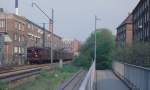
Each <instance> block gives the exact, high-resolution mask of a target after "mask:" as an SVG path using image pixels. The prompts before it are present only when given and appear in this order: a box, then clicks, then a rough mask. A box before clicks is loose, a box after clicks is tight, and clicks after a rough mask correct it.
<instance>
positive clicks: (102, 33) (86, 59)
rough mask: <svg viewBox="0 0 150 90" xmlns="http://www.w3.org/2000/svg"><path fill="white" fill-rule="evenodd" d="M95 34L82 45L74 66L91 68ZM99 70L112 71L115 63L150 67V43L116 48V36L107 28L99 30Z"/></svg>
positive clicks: (97, 65) (97, 63) (97, 62)
mask: <svg viewBox="0 0 150 90" xmlns="http://www.w3.org/2000/svg"><path fill="white" fill-rule="evenodd" d="M94 35H95V34H94V32H93V33H92V34H91V35H90V36H89V37H88V38H87V40H86V41H85V42H84V43H83V44H82V45H81V48H80V54H79V56H77V57H75V58H74V64H75V65H77V66H81V67H84V68H89V67H90V66H91V63H92V61H93V60H94V44H95V42H94V40H95V38H94ZM96 36H97V37H96V38H97V40H96V42H97V47H96V48H97V51H96V53H97V58H96V68H97V69H111V66H112V62H113V61H119V62H123V63H129V64H134V65H138V66H143V67H150V43H148V42H147V43H146V42H139V43H133V45H132V46H130V47H121V48H119V47H116V41H115V36H114V35H113V34H112V32H111V30H109V29H106V28H101V29H97V31H96Z"/></svg>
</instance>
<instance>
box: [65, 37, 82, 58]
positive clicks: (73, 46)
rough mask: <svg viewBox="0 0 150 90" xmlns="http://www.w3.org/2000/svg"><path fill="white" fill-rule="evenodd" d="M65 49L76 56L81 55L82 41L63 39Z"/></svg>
mask: <svg viewBox="0 0 150 90" xmlns="http://www.w3.org/2000/svg"><path fill="white" fill-rule="evenodd" d="M63 47H64V48H65V49H67V50H68V51H69V52H71V53H73V55H74V56H76V55H78V54H79V49H80V41H78V40H76V39H63Z"/></svg>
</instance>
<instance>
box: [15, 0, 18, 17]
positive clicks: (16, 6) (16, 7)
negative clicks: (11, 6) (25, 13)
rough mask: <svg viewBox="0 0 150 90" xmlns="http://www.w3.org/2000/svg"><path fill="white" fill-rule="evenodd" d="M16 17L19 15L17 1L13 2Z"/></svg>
mask: <svg viewBox="0 0 150 90" xmlns="http://www.w3.org/2000/svg"><path fill="white" fill-rule="evenodd" d="M15 9H16V15H19V9H18V0H15Z"/></svg>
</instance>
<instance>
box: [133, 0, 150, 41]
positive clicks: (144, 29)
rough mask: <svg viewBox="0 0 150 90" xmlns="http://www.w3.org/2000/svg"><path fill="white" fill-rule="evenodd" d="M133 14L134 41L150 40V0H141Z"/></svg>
mask: <svg viewBox="0 0 150 90" xmlns="http://www.w3.org/2000/svg"><path fill="white" fill-rule="evenodd" d="M132 14H133V36H134V37H133V40H134V42H139V41H143V42H150V0H140V2H139V3H138V5H137V6H136V7H135V9H134V10H133V12H132Z"/></svg>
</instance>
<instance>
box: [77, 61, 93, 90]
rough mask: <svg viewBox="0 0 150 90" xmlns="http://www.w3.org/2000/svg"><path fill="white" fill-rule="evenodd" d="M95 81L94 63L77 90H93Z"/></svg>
mask: <svg viewBox="0 0 150 90" xmlns="http://www.w3.org/2000/svg"><path fill="white" fill-rule="evenodd" d="M94 81H95V61H94V62H93V64H92V66H91V68H90V69H89V71H88V73H87V75H86V77H85V79H84V80H83V82H82V84H81V86H80V89H79V90H93V89H94Z"/></svg>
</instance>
